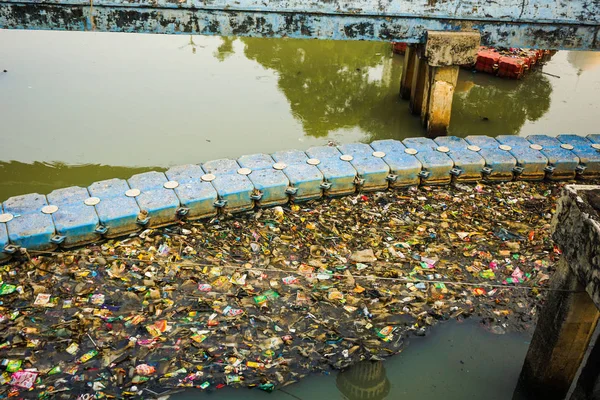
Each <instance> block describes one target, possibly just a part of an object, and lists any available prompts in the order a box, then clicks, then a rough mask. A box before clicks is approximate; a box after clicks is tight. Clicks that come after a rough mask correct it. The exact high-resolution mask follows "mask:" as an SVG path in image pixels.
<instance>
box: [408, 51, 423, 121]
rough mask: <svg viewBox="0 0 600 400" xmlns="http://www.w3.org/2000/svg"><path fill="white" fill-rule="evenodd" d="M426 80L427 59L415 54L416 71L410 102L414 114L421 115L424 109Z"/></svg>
mask: <svg viewBox="0 0 600 400" xmlns="http://www.w3.org/2000/svg"><path fill="white" fill-rule="evenodd" d="M426 81H427V60H425V58H424V57H422V56H418V55H415V72H414V74H413V77H412V83H411V89H410V104H409V108H410V112H411V113H413V114H416V115H420V114H421V110H422V109H423V99H424V95H425V82H426Z"/></svg>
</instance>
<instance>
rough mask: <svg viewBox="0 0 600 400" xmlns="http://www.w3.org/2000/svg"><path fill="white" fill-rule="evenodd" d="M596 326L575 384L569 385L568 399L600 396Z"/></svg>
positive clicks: (578, 399)
mask: <svg viewBox="0 0 600 400" xmlns="http://www.w3.org/2000/svg"><path fill="white" fill-rule="evenodd" d="M599 333H600V332H599V331H598V327H596V332H595V334H594V337H593V338H592V342H593V343H591V344H590V346H589V348H588V353H587V355H586V356H587V357H586V359H584V361H583V363H584V364H583V365H582V367H581V368H580V371H581V372H580V374H579V377H578V379H577V382H576V384H575V385H573V386H571V394H570V396H569V397H568V398H569V400H590V399H599V398H600V337H599V336H600V335H599Z"/></svg>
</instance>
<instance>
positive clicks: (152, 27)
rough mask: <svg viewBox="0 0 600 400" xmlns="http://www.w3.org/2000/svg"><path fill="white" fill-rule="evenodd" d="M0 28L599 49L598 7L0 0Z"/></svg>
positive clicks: (364, 0)
mask: <svg viewBox="0 0 600 400" xmlns="http://www.w3.org/2000/svg"><path fill="white" fill-rule="evenodd" d="M0 28H5V29H58V30H86V31H107V32H138V33H167V34H176V33H183V34H188V33H191V34H201V35H223V36H232V35H233V36H258V37H295V38H318V39H334V40H377V41H386V42H389V41H403V42H408V43H424V42H425V35H426V32H427V31H428V30H434V31H454V32H456V31H464V30H476V31H479V32H481V34H482V43H483V44H486V45H495V46H505V47H530V48H546V49H578V50H600V40H599V39H598V37H599V34H598V32H599V29H600V2H598V1H597V0H580V1H574V2H565V1H561V2H557V1H554V0H528V1H522V0H506V1H502V2H489V1H486V0H448V1H431V0H416V1H413V0H394V1H391V0H385V1H373V0H349V1H344V2H337V1H336V2H334V1H325V0H322V1H318V0H311V1H303V0H235V1H234V0H210V1H201V0H95V1H93V2H92V1H89V0H47V1H44V2H40V1H38V0H0Z"/></svg>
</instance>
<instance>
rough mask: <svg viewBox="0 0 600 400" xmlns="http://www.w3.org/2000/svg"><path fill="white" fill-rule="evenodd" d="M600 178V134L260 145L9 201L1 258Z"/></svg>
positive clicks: (0, 217) (0, 227) (1, 226)
mask: <svg viewBox="0 0 600 400" xmlns="http://www.w3.org/2000/svg"><path fill="white" fill-rule="evenodd" d="M574 178H578V179H596V178H600V135H588V136H587V137H583V136H577V135H559V136H557V137H550V136H545V135H532V136H528V137H527V138H524V137H520V136H509V135H507V136H498V137H496V138H491V137H488V136H468V137H466V138H464V139H462V138H458V137H454V136H444V137H439V138H437V139H435V140H432V139H425V138H409V139H405V140H404V141H402V142H401V141H397V140H377V141H374V142H373V143H371V144H370V145H368V144H362V143H356V144H345V145H341V146H338V147H331V146H322V147H313V148H310V149H308V150H306V151H299V150H289V151H280V152H277V153H274V154H272V155H268V154H253V155H246V156H242V157H240V158H238V159H237V160H229V159H221V160H214V161H208V162H206V163H204V164H202V165H195V164H190V165H182V166H177V167H173V168H171V169H169V170H168V171H166V172H165V173H162V172H147V173H143V174H138V175H134V176H132V177H131V178H129V179H128V180H123V179H109V180H105V181H101V182H95V183H93V184H91V185H90V186H89V187H88V188H81V187H70V188H65V189H59V190H55V191H53V192H52V193H50V194H48V195H46V196H44V195H41V194H37V193H34V194H28V195H24V196H16V197H11V198H9V199H8V200H6V201H5V202H4V203H2V205H1V206H0V261H7V260H8V259H9V258H10V256H11V254H12V253H14V252H17V251H18V250H19V247H22V248H26V249H28V250H35V251H48V250H53V249H55V248H57V247H59V246H60V247H64V248H69V247H74V246H79V245H83V244H86V243H92V242H97V241H100V240H102V239H104V238H114V237H119V236H123V235H127V234H130V233H135V232H138V231H139V230H141V229H145V228H154V227H160V226H165V225H169V224H173V223H176V222H177V221H179V220H181V219H188V220H194V219H199V218H207V217H213V216H216V215H218V214H222V213H236V212H242V211H246V210H251V209H253V208H254V207H255V206H258V207H269V206H274V205H279V204H286V203H288V202H289V201H292V202H302V201H307V200H311V199H317V198H320V197H322V196H341V195H348V194H352V193H356V192H357V191H376V190H385V189H387V188H388V187H389V188H400V187H407V186H414V185H419V184H422V185H445V184H449V183H451V182H452V181H455V182H476V181H480V180H488V181H497V182H502V181H510V180H514V179H518V180H531V181H535V180H542V179H550V180H565V179H574Z"/></svg>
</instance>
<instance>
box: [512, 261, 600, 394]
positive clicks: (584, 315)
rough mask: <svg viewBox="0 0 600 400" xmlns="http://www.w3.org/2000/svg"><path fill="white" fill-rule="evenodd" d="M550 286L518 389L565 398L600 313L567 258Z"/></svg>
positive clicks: (553, 277)
mask: <svg viewBox="0 0 600 400" xmlns="http://www.w3.org/2000/svg"><path fill="white" fill-rule="evenodd" d="M551 287H552V288H553V289H557V291H552V292H550V293H549V294H548V298H547V300H546V303H545V304H544V306H543V308H542V310H541V313H540V315H539V319H538V323H537V326H536V329H535V332H534V334H533V339H532V340H531V344H530V345H529V351H528V352H527V357H526V358H525V363H524V364H523V369H522V371H521V376H520V377H519V384H518V386H517V391H518V392H520V393H525V394H527V395H529V396H532V398H540V399H544V400H563V399H564V398H565V396H566V394H567V392H568V391H569V387H570V386H571V382H572V381H573V378H574V377H575V374H576V373H577V369H578V368H579V365H580V364H581V360H582V359H583V356H584V354H585V352H586V350H587V348H588V344H589V341H590V338H591V336H592V333H593V332H594V329H595V327H596V323H597V322H598V316H599V315H600V313H599V312H598V309H597V308H596V305H595V304H594V302H593V301H592V299H591V298H590V296H589V295H588V294H587V293H586V292H585V287H584V286H583V285H581V284H580V283H579V281H578V279H577V277H576V276H575V274H573V273H572V272H571V271H570V269H569V266H568V264H567V262H566V260H565V259H564V258H561V260H560V261H559V263H558V267H557V269H556V271H555V272H554V275H553V276H552V283H551Z"/></svg>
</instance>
